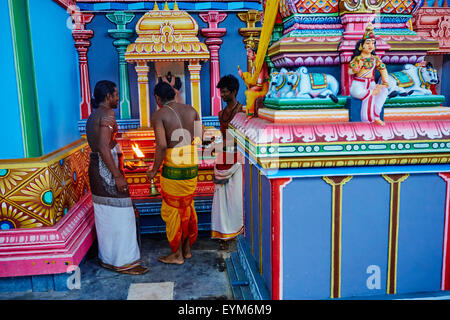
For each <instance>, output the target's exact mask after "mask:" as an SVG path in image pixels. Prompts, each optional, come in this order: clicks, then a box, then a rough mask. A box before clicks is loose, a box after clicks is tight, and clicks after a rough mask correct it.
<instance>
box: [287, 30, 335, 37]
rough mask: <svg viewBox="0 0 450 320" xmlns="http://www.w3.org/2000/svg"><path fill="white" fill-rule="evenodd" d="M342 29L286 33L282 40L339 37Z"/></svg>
mask: <svg viewBox="0 0 450 320" xmlns="http://www.w3.org/2000/svg"><path fill="white" fill-rule="evenodd" d="M343 33H344V29H316V30H294V31H292V32H289V33H287V34H286V35H284V36H283V37H282V38H283V39H284V38H289V37H311V36H312V37H315V36H322V37H325V36H341V35H342V34H343Z"/></svg>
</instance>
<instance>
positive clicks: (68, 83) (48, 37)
mask: <svg viewBox="0 0 450 320" xmlns="http://www.w3.org/2000/svg"><path fill="white" fill-rule="evenodd" d="M29 8H30V23H31V36H32V42H33V43H32V44H33V53H34V68H35V73H36V75H35V77H36V86H37V96H38V102H39V116H40V125H41V132H42V143H43V149H44V150H43V151H44V154H47V153H50V152H53V151H55V150H57V149H59V148H62V147H64V146H65V145H68V144H69V143H72V142H73V141H75V140H77V139H79V138H80V134H79V132H78V127H77V125H78V120H79V118H80V106H79V103H80V87H79V86H80V85H79V75H78V58H77V52H76V49H75V46H74V40H73V38H72V31H71V29H69V27H68V26H67V20H68V18H69V14H68V13H67V12H66V11H65V10H64V9H63V8H62V7H61V6H60V5H58V4H57V3H56V2H54V1H36V0H32V1H29ZM69 25H70V24H69Z"/></svg>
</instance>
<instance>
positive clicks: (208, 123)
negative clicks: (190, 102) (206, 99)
mask: <svg viewBox="0 0 450 320" xmlns="http://www.w3.org/2000/svg"><path fill="white" fill-rule="evenodd" d="M202 123H203V125H204V126H205V127H216V128H217V129H219V128H220V122H219V117H218V116H205V117H202Z"/></svg>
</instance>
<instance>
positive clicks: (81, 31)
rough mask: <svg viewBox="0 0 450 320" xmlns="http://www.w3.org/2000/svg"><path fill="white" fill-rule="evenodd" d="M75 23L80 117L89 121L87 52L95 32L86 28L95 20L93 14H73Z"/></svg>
mask: <svg viewBox="0 0 450 320" xmlns="http://www.w3.org/2000/svg"><path fill="white" fill-rule="evenodd" d="M71 17H72V21H73V29H72V36H73V39H74V40H75V48H76V49H77V52H78V66H79V70H80V89H81V102H80V117H81V119H87V118H88V117H89V114H90V113H91V88H90V84H89V66H88V59H87V52H88V49H89V47H90V46H91V41H90V39H91V38H92V37H93V36H94V31H93V30H86V29H85V26H86V24H87V23H90V22H91V21H92V19H93V18H94V14H93V13H82V12H80V11H74V12H71Z"/></svg>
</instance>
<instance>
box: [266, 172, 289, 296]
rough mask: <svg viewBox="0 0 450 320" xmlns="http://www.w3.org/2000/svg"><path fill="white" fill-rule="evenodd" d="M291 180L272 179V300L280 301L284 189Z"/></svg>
mask: <svg viewBox="0 0 450 320" xmlns="http://www.w3.org/2000/svg"><path fill="white" fill-rule="evenodd" d="M291 181H292V179H291V178H278V179H270V189H271V190H270V191H271V192H270V194H271V198H272V199H271V220H272V236H271V239H272V244H271V250H272V261H271V266H272V300H280V299H282V298H283V296H282V285H283V283H282V277H283V274H282V267H283V265H282V264H283V259H282V254H283V252H282V240H283V237H282V236H283V223H282V222H283V221H282V216H283V188H284V187H285V186H286V185H287V184H288V183H289V182H291Z"/></svg>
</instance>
